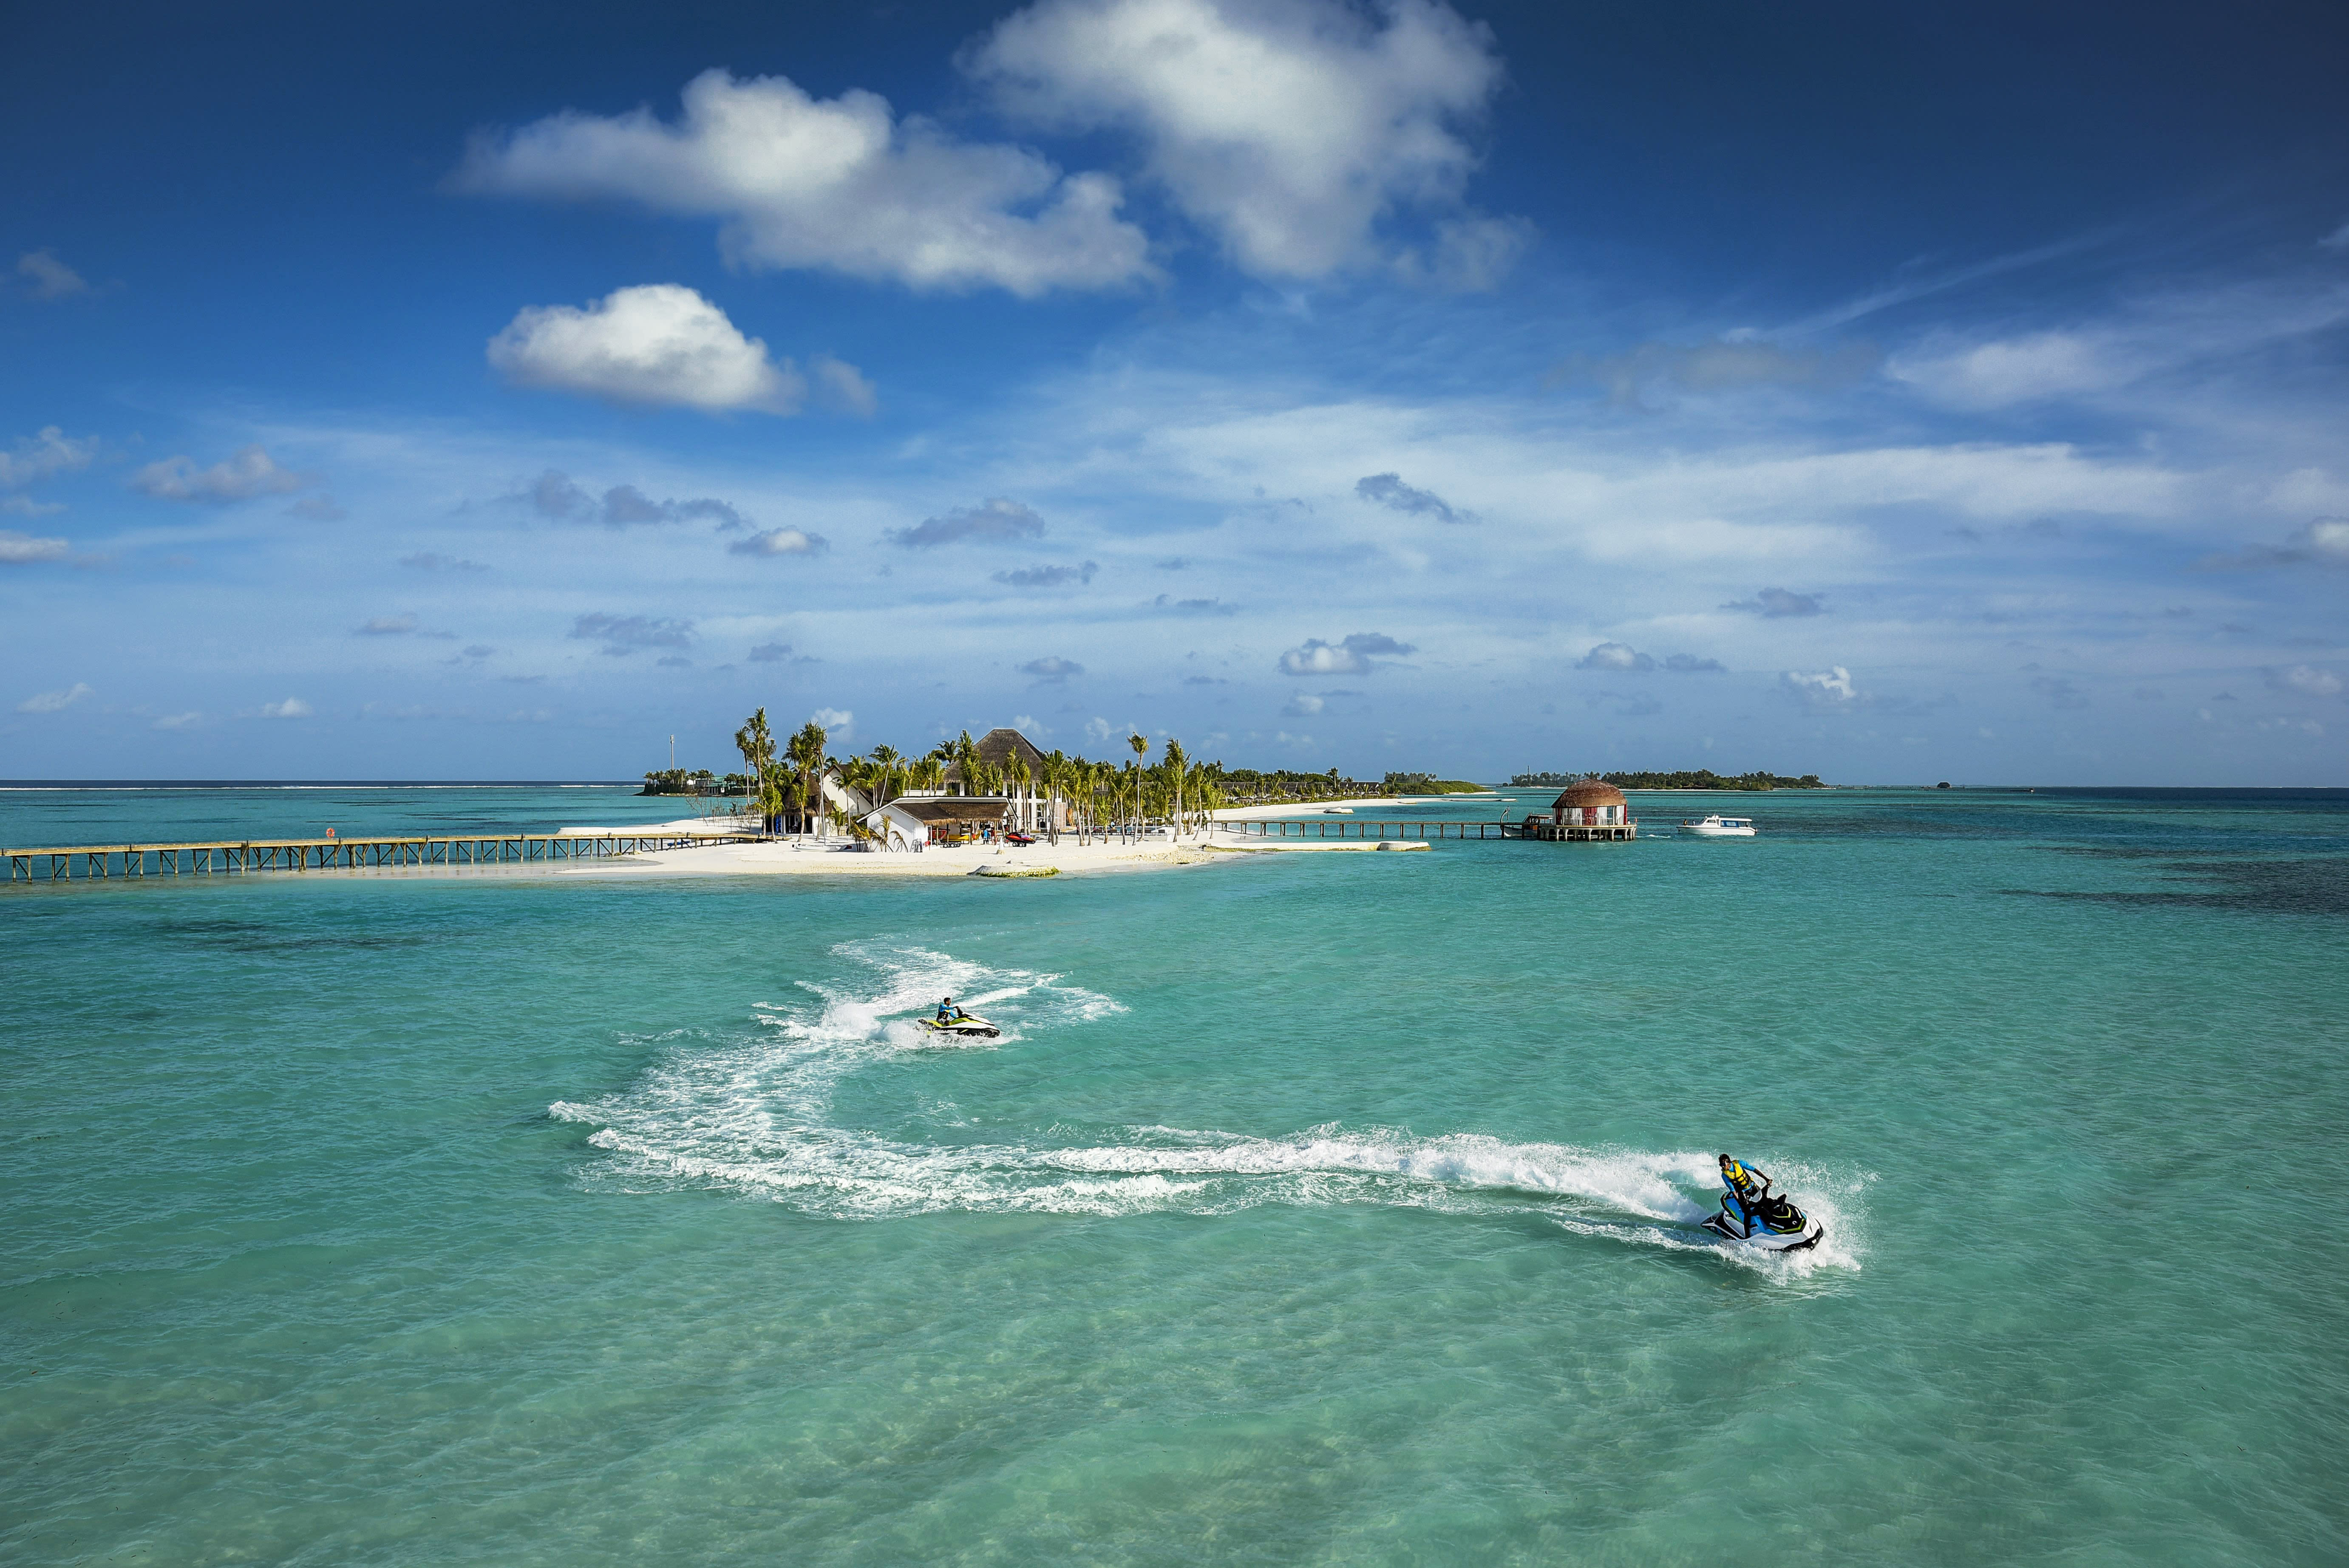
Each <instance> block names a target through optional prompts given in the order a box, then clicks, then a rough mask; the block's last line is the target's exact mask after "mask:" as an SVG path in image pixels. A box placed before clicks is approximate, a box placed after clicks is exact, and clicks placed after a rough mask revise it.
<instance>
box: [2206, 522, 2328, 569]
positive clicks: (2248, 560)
mask: <svg viewBox="0 0 2349 1568" xmlns="http://www.w3.org/2000/svg"><path fill="white" fill-rule="evenodd" d="M2195 565H2196V566H2197V567H2198V568H2199V569H2200V570H2202V571H2205V572H2227V571H2258V570H2260V569H2261V568H2263V567H2278V566H2349V518H2344V517H2320V518H2316V519H2314V520H2313V521H2310V522H2309V523H2308V524H2306V525H2305V526H2304V527H2302V528H2301V529H2300V530H2299V531H2296V532H2295V533H2293V534H2292V537H2291V538H2289V539H2287V540H2285V541H2284V542H2282V544H2251V545H2246V546H2244V547H2243V548H2242V549H2241V550H2239V551H2232V552H2224V553H2221V554H2217V555H2206V556H2204V557H2203V558H2202V559H2201V560H2200V561H2198V562H2195Z"/></svg>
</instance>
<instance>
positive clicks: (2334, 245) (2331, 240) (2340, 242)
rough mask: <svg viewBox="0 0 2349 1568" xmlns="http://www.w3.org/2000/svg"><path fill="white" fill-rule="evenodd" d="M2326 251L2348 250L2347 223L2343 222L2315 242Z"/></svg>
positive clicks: (2348, 228)
mask: <svg viewBox="0 0 2349 1568" xmlns="http://www.w3.org/2000/svg"><path fill="white" fill-rule="evenodd" d="M2317 243H2318V244H2320V245H2322V246H2323V247H2324V248H2325V249H2326V250H2328V251H2349V223H2344V224H2342V225H2341V227H2339V228H2337V229H2335V230H2333V232H2331V233H2329V234H2327V235H2325V236H2324V238H2323V239H2321V240H2319V241H2317Z"/></svg>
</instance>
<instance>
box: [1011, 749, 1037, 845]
mask: <svg viewBox="0 0 2349 1568" xmlns="http://www.w3.org/2000/svg"><path fill="white" fill-rule="evenodd" d="M1003 771H1004V773H1005V775H1006V776H1007V779H1008V781H1009V785H1010V788H1012V789H1017V790H1019V792H1020V794H1021V795H1022V796H1032V795H1033V794H1034V793H1035V792H1034V791H1033V790H1032V789H1030V788H1029V786H1030V784H1032V783H1033V782H1034V781H1035V774H1034V772H1033V771H1032V770H1030V768H1029V766H1028V758H1026V757H1024V756H1022V755H1021V754H1020V751H1019V748H1018V747H1016V746H1015V747H1013V748H1011V755H1010V756H1009V758H1006V759H1005V761H1004V767H1003ZM1021 826H1022V827H1030V828H1032V827H1033V826H1034V823H1033V822H1032V821H1030V822H1026V823H1022V824H1021Z"/></svg>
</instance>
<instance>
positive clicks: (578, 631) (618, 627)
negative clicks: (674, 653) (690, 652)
mask: <svg viewBox="0 0 2349 1568" xmlns="http://www.w3.org/2000/svg"><path fill="white" fill-rule="evenodd" d="M565 635H567V636H570V637H573V638H575V639H577V640H578V641H581V642H587V643H599V644H601V645H602V646H600V647H598V648H597V649H596V650H595V651H596V652H597V653H599V654H609V655H612V656H613V657H615V658H626V656H627V655H630V654H633V653H635V652H636V651H637V650H638V649H640V648H687V647H691V646H692V645H693V623H692V622H691V621H667V620H656V619H654V618H652V617H650V616H646V615H611V614H604V613H603V612H601V611H598V612H596V613H595V614H592V615H582V616H580V617H579V618H578V620H576V621H574V623H573V624H572V626H571V630H570V631H569V632H568V633H566V634H565Z"/></svg>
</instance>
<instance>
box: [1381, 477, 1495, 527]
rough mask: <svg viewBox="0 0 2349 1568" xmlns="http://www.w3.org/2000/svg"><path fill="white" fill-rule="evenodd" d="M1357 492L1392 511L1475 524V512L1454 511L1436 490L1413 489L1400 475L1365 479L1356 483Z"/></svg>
mask: <svg viewBox="0 0 2349 1568" xmlns="http://www.w3.org/2000/svg"><path fill="white" fill-rule="evenodd" d="M1354 493H1355V494H1356V495H1358V496H1360V497H1361V499H1362V500H1367V501H1373V502H1376V503H1377V504H1378V505H1380V506H1382V507H1385V508H1387V509H1388V510H1389V511H1400V512H1404V513H1407V514H1409V515H1411V516H1413V517H1433V518H1437V519H1439V520H1441V521H1444V522H1474V521H1476V514H1475V512H1473V511H1455V510H1454V508H1453V507H1451V506H1450V505H1448V504H1447V503H1446V502H1445V501H1444V498H1443V497H1442V496H1440V495H1437V494H1436V493H1435V492H1434V491H1433V490H1414V489H1413V488H1412V487H1411V486H1409V485H1407V484H1405V483H1403V482H1402V476H1401V475H1400V474H1371V476H1369V477H1368V478H1366V479H1360V480H1355V481H1354Z"/></svg>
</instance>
